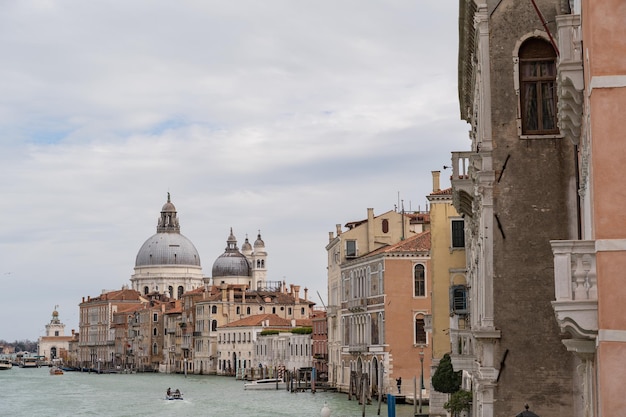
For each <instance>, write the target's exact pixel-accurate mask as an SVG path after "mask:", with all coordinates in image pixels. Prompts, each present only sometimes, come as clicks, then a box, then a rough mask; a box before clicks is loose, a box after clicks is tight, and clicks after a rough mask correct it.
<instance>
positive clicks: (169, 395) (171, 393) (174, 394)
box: [165, 388, 183, 400]
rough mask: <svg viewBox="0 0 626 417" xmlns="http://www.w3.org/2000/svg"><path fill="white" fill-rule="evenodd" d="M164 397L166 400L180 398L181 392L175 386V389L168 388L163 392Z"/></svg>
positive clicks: (181, 396) (181, 397)
mask: <svg viewBox="0 0 626 417" xmlns="http://www.w3.org/2000/svg"><path fill="white" fill-rule="evenodd" d="M165 399H166V400H182V399H183V393H182V392H180V390H179V389H178V388H176V389H175V390H172V389H171V388H168V389H167V392H166V393H165Z"/></svg>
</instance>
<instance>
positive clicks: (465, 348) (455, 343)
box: [450, 329, 476, 371]
mask: <svg viewBox="0 0 626 417" xmlns="http://www.w3.org/2000/svg"><path fill="white" fill-rule="evenodd" d="M450 346H451V348H452V349H451V353H450V359H451V360H452V367H453V368H454V370H455V371H471V370H472V369H474V364H475V362H476V358H475V355H474V341H473V338H472V331H471V330H469V329H450Z"/></svg>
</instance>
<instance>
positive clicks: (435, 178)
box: [431, 171, 441, 193]
mask: <svg viewBox="0 0 626 417" xmlns="http://www.w3.org/2000/svg"><path fill="white" fill-rule="evenodd" d="M431 173H432V174H433V193H436V192H438V191H441V185H440V184H439V177H440V176H441V172H440V171H431Z"/></svg>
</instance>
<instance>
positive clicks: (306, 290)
mask: <svg viewBox="0 0 626 417" xmlns="http://www.w3.org/2000/svg"><path fill="white" fill-rule="evenodd" d="M304 301H309V289H308V288H307V287H304Z"/></svg>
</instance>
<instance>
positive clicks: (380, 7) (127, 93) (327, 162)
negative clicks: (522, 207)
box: [0, 0, 469, 341]
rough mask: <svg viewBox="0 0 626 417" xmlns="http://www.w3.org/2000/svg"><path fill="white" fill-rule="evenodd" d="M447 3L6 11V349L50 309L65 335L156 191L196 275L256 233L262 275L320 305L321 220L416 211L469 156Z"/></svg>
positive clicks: (1, 145)
mask: <svg viewBox="0 0 626 417" xmlns="http://www.w3.org/2000/svg"><path fill="white" fill-rule="evenodd" d="M457 4H458V3H457V2H454V1H436V2H432V1H431V2H425V1H410V0H385V1H382V0H381V1H373V0H366V1H364V0H354V1H349V0H315V1H313V0H308V1H307V0H303V1H296V0H288V1H287V0H285V1H279V0H264V1H259V0H250V1H242V0H232V1H206V0H197V1H194V0H181V1H158V0H149V1H148V0H130V1H129V0H124V1H82V0H75V1H71V0H66V1H60V0H58V1H57V0H39V1H36V0H0V56H1V57H2V58H0V63H1V65H0V164H1V166H2V170H3V173H4V175H2V176H1V177H0V190H1V192H2V203H1V205H0V207H1V210H2V211H1V216H2V219H3V222H2V227H1V228H0V245H1V247H0V265H1V268H0V286H1V288H2V293H3V294H4V298H3V300H2V303H0V339H5V340H8V341H14V340H21V339H30V340H35V339H37V338H38V337H39V336H42V335H43V334H44V331H45V328H44V326H45V324H47V323H48V322H49V320H50V318H51V313H52V310H53V309H54V306H55V305H59V308H58V309H59V313H60V319H61V321H63V322H64V323H65V324H66V333H68V334H69V332H70V330H71V329H76V330H78V304H79V303H80V302H81V299H82V297H83V296H84V297H86V296H88V295H90V296H96V295H99V294H100V292H101V291H102V290H103V289H108V290H111V289H119V288H121V286H122V285H128V284H130V276H131V275H132V273H133V267H134V263H135V256H136V255H137V252H138V250H139V248H140V247H141V245H142V244H143V242H144V241H145V240H146V239H147V238H148V237H150V236H151V235H152V234H154V233H155V232H156V221H157V218H158V217H159V214H160V209H161V207H162V205H163V204H164V203H165V201H166V199H167V192H168V191H169V192H171V195H172V202H173V203H174V205H175V206H176V208H177V210H178V215H179V218H180V224H181V233H182V234H184V235H185V236H187V237H188V238H189V239H190V240H191V241H192V242H193V243H194V244H195V246H196V248H197V249H198V251H199V253H200V257H201V262H202V267H203V271H204V275H205V276H210V275H211V267H212V265H213V262H214V260H215V259H216V258H217V257H218V256H219V255H221V254H222V253H223V252H224V249H225V247H226V238H227V237H228V234H229V229H230V227H232V228H233V231H234V233H235V236H236V237H237V239H238V243H239V247H241V244H242V243H243V241H244V239H245V237H246V235H248V236H249V238H250V240H251V241H254V239H255V238H256V234H257V233H258V231H259V230H260V231H261V234H262V237H263V240H264V241H265V244H266V248H267V251H268V279H270V280H273V281H277V280H285V281H286V282H287V284H298V285H301V286H302V288H304V287H307V288H308V289H309V297H310V298H311V299H313V301H315V302H317V303H318V304H321V302H320V298H319V297H318V296H317V293H318V292H319V294H320V295H321V297H322V298H323V300H324V302H326V293H327V290H326V251H325V249H324V247H325V245H326V244H327V243H328V232H330V231H334V230H335V224H337V223H341V224H345V223H346V222H348V221H352V220H360V219H363V218H365V217H366V214H367V212H366V210H367V208H368V207H372V208H374V210H375V213H376V214H381V213H383V212H385V211H388V210H392V209H394V207H395V206H396V205H397V204H398V201H399V200H403V201H404V207H405V209H407V210H408V209H413V210H417V209H418V208H420V209H422V210H423V209H425V208H426V202H427V200H426V197H425V196H426V195H427V194H428V193H430V191H431V188H432V181H431V173H430V172H431V171H432V170H441V169H442V167H443V165H449V164H450V152H452V151H457V150H465V149H466V148H468V146H469V141H468V135H467V130H468V128H467V125H466V124H465V123H464V122H461V121H460V120H459V111H458V100H457V92H456V86H457V82H456V74H457V70H456V57H457V33H458V32H457V22H458V13H457ZM446 177H447V174H445V172H444V174H443V175H442V178H444V180H443V181H442V186H443V187H447V186H449V182H448V181H447V180H445V178H446Z"/></svg>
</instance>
